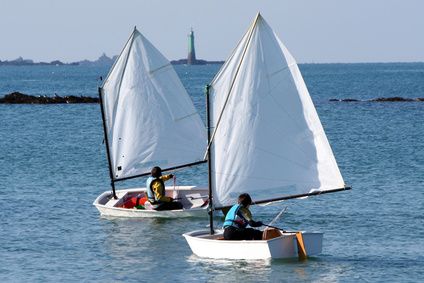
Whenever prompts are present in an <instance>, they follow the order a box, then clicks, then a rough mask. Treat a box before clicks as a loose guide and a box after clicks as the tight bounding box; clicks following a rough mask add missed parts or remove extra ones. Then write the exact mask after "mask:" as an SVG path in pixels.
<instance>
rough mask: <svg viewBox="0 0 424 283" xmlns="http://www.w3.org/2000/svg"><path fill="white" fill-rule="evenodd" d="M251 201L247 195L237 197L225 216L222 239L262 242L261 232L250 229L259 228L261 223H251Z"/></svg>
mask: <svg viewBox="0 0 424 283" xmlns="http://www.w3.org/2000/svg"><path fill="white" fill-rule="evenodd" d="M251 204H252V199H251V197H250V195H249V194H241V195H240V196H239V197H238V203H237V204H235V205H233V207H231V208H230V210H229V211H228V213H227V215H226V216H225V222H224V239H225V240H262V233H263V232H262V231H260V230H256V229H253V228H246V227H247V225H249V226H251V227H260V226H262V225H263V223H262V222H261V221H257V222H256V221H253V219H252V213H251V212H250V211H249V206H250V205H251Z"/></svg>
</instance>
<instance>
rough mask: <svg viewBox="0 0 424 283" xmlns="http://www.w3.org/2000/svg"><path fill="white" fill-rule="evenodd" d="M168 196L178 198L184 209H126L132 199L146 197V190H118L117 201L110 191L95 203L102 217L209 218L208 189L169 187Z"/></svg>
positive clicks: (167, 189) (99, 197)
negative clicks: (125, 205) (128, 201)
mask: <svg viewBox="0 0 424 283" xmlns="http://www.w3.org/2000/svg"><path fill="white" fill-rule="evenodd" d="M165 191H166V195H167V196H170V197H173V198H177V199H178V200H179V201H180V202H181V203H182V204H183V209H177V210H163V211H156V210H152V209H137V208H125V207H124V204H125V202H126V201H127V200H129V199H130V198H131V197H134V196H137V195H140V194H141V195H145V193H146V188H131V189H124V190H117V191H116V195H117V197H118V198H117V199H114V198H113V197H112V194H111V192H110V191H107V192H104V193H102V194H101V195H100V196H98V197H97V198H96V200H95V201H94V202H93V205H94V206H95V207H96V208H97V209H98V210H99V212H100V214H101V215H102V216H109V217H124V218H181V217H205V216H207V205H206V200H207V189H206V188H198V187H194V186H178V187H177V188H176V189H173V188H169V187H167V188H166V189H165Z"/></svg>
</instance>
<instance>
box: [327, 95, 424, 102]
mask: <svg viewBox="0 0 424 283" xmlns="http://www.w3.org/2000/svg"><path fill="white" fill-rule="evenodd" d="M329 101H332V102H413V101H424V98H404V97H398V96H395V97H379V98H374V99H369V100H358V99H352V98H346V99H337V98H331V99H330V100H329Z"/></svg>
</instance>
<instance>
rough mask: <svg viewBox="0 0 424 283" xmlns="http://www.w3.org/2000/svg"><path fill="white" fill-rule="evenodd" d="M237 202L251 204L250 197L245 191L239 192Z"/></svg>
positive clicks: (245, 204)
mask: <svg viewBox="0 0 424 283" xmlns="http://www.w3.org/2000/svg"><path fill="white" fill-rule="evenodd" d="M238 203H239V204H241V205H243V206H244V207H246V206H248V205H251V204H252V198H251V197H250V195H249V194H246V193H244V194H241V195H239V197H238Z"/></svg>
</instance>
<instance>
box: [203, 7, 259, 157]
mask: <svg viewBox="0 0 424 283" xmlns="http://www.w3.org/2000/svg"><path fill="white" fill-rule="evenodd" d="M259 17H260V14H258V15H257V16H256V19H255V22H254V23H253V25H252V27H251V30H250V34H249V37H248V41H247V43H246V46H245V47H244V50H243V54H242V57H241V59H240V62H239V65H238V66H237V70H236V72H235V74H234V77H233V80H232V82H231V85H230V89H229V91H228V94H227V97H226V99H225V102H224V106H223V107H222V110H221V113H220V114H219V117H218V120H217V122H216V124H215V129H214V131H213V133H212V136H211V138H210V140H209V142H208V146H207V148H206V152H205V154H204V157H203V158H204V159H206V157H207V153H208V150H209V148H210V146H211V144H212V142H213V139H214V138H215V134H216V131H217V129H218V126H219V123H220V122H221V118H222V114H223V113H224V110H225V107H226V106H227V103H228V100H229V98H230V96H231V92H232V90H233V87H234V84H235V82H236V79H237V77H238V74H239V71H240V67H241V65H242V63H243V62H244V56H245V55H246V52H247V49H248V47H249V46H250V43H251V41H252V36H253V32H254V30H255V27H256V24H257V22H258V19H259Z"/></svg>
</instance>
